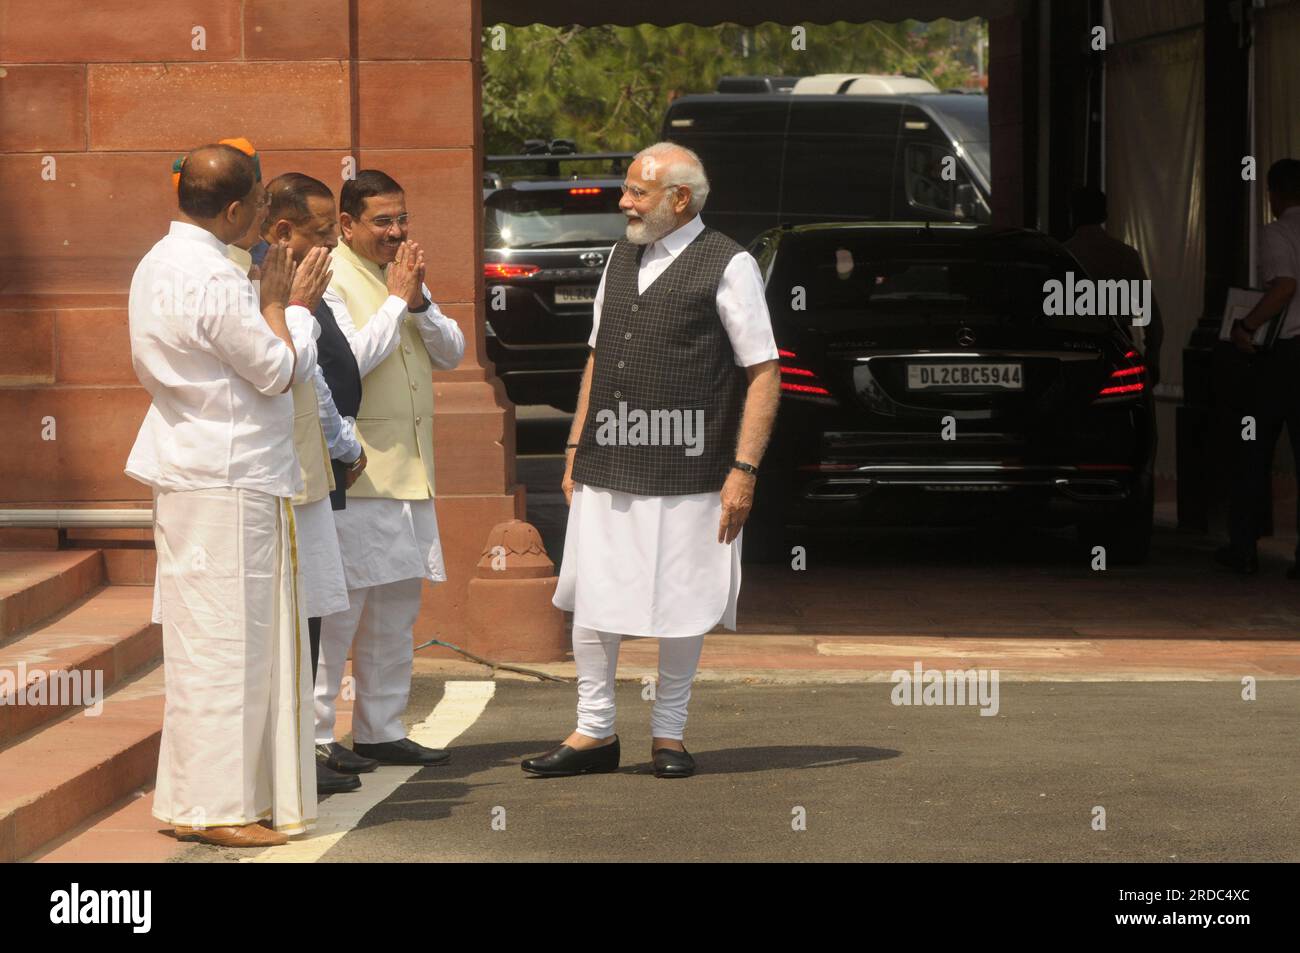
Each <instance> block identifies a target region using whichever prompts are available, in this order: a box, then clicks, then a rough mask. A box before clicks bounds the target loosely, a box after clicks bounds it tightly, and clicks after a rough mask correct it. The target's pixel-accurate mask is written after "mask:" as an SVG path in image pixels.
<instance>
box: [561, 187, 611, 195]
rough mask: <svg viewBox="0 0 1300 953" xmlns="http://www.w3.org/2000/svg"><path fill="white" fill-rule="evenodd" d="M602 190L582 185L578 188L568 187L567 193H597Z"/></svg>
mask: <svg viewBox="0 0 1300 953" xmlns="http://www.w3.org/2000/svg"><path fill="white" fill-rule="evenodd" d="M603 191H604V189H600V188H588V187H586V186H582V187H579V188H573V189H569V194H570V195H599V194H600V193H601V192H603Z"/></svg>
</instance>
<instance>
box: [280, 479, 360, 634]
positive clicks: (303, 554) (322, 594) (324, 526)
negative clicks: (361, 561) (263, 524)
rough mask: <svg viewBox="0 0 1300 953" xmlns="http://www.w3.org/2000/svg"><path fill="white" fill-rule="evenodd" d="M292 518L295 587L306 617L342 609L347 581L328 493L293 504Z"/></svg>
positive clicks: (346, 605) (346, 600) (345, 599)
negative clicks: (295, 537) (295, 547)
mask: <svg viewBox="0 0 1300 953" xmlns="http://www.w3.org/2000/svg"><path fill="white" fill-rule="evenodd" d="M293 521H294V525H295V527H296V529H297V531H298V578H299V586H298V589H299V591H300V592H301V593H302V602H303V607H304V610H305V611H306V613H307V618H309V619H314V618H316V617H317V616H326V615H329V614H330V613H332V612H343V611H344V610H346V609H347V607H348V584H347V580H346V579H344V576H343V558H342V556H340V555H339V534H338V532H337V531H336V530H335V529H334V510H333V509H332V508H331V507H330V499H329V497H328V496H327V497H325V498H324V499H320V500H317V501H316V502H315V503H304V504H302V505H301V506H295V507H294V508H293Z"/></svg>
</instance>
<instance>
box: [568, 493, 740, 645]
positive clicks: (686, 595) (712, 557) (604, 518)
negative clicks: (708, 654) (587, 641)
mask: <svg viewBox="0 0 1300 953" xmlns="http://www.w3.org/2000/svg"><path fill="white" fill-rule="evenodd" d="M721 518H722V500H721V498H720V497H719V495H718V494H717V493H691V494H686V495H681V496H639V495H636V494H632V493H621V492H619V491H618V490H607V489H604V488H603V487H597V486H582V485H579V486H577V487H575V488H574V491H573V503H572V504H571V506H570V507H569V522H568V528H567V530H566V531H565V536H564V556H563V559H562V560H561V562H560V578H559V581H558V582H557V583H556V587H555V596H554V598H552V600H551V602H552V604H553V605H555V606H556V607H558V608H560V609H563V610H565V611H566V612H572V613H573V624H574V625H581V626H586V627H587V628H590V629H599V630H601V631H603V632H616V633H618V634H620V635H637V636H657V637H659V638H681V637H687V636H693V635H702V634H703V633H705V632H708V631H709V630H710V629H712V628H713V627H714V626H715V625H717V624H718V623H722V624H723V625H725V626H726V627H727V628H728V629H731V630H733V631H734V630H735V628H736V600H737V598H738V597H739V596H740V544H741V539H742V538H743V537H744V535H745V531H744V530H741V531H740V535H738V536H737V537H736V539H735V540H734V541H733V542H731V543H730V544H724V543H719V542H718V523H719V521H720V520H721Z"/></svg>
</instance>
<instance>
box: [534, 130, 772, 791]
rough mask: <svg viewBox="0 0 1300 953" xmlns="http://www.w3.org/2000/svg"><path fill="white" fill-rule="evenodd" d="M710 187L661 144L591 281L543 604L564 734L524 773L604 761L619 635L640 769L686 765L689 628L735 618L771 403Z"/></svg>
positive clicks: (759, 290)
mask: <svg viewBox="0 0 1300 953" xmlns="http://www.w3.org/2000/svg"><path fill="white" fill-rule="evenodd" d="M708 190H709V183H708V179H707V178H706V177H705V174H704V168H703V166H702V165H701V164H700V160H699V157H698V156H696V155H695V153H694V152H692V151H690V150H689V149H686V148H683V147H681V146H677V145H674V144H672V143H657V144H656V145H653V146H650V147H649V148H647V149H643V150H642V151H641V152H639V153H638V154H637V156H636V158H635V159H633V161H632V164H631V165H630V166H629V167H628V173H627V178H626V181H625V182H624V185H623V199H622V201H621V202H620V203H619V205H620V207H621V208H622V209H623V213H624V215H626V216H627V218H628V225H627V241H621V242H619V243H618V244H617V245H615V246H614V249H613V251H612V252H611V254H610V258H609V262H608V263H607V265H606V266H605V273H604V275H603V276H602V277H601V281H600V287H599V288H598V289H597V291H596V301H595V312H594V316H593V325H594V326H593V328H592V335H591V339H590V341H589V344H590V345H591V346H592V347H593V348H594V351H593V353H592V354H591V355H590V356H588V358H587V367H586V370H585V371H584V373H583V377H582V385H581V390H580V391H579V394H578V406H577V412H576V413H575V415H574V418H573V430H572V432H571V436H570V442H569V446H568V449H567V452H566V457H567V463H566V467H565V473H564V492H565V497H566V498H567V499H568V500H569V507H570V508H569V522H568V529H567V535H566V536H565V541H564V556H563V560H562V562H561V563H560V578H559V582H558V584H557V586H556V593H555V598H554V600H553V601H554V604H555V605H556V606H558V607H559V608H561V609H564V610H567V611H571V612H573V659H574V662H575V663H576V665H577V670H578V712H577V730H575V731H574V732H573V733H572V734H571V735H569V737H568V738H566V739H565V741H564V742H563V743H562V744H561V745H559V746H558V747H556V748H554V749H552V750H551V751H549V752H547V753H545V754H543V755H539V756H538V757H535V758H528V759H525V760H524V762H523V764H522V767H523V769H524V770H525V771H527V772H529V773H531V774H536V775H543V776H547V775H572V774H587V773H597V772H604V771H613V770H615V769H616V768H617V767H618V763H619V757H620V751H619V742H618V735H616V734H614V673H615V670H616V668H617V666H618V650H619V643H620V641H621V640H622V639H623V638H625V637H657V638H658V639H659V680H658V683H657V687H656V692H655V703H654V710H653V713H652V715H651V721H650V727H651V735H652V741H651V760H652V761H653V762H654V772H655V776H656V777H669V778H679V777H687V776H689V775H691V774H692V773H694V771H695V761H694V759H693V758H692V757H691V755H690V754H689V753H688V752H687V751H686V747H685V745H684V744H683V742H682V736H683V732H684V731H685V728H686V706H687V702H688V701H689V700H690V694H691V682H692V681H693V679H694V678H695V670H696V667H697V666H698V664H699V659H700V651H701V648H702V647H703V643H704V633H706V632H708V631H709V630H710V629H712V628H713V627H714V626H715V625H717V624H718V623H719V622H721V623H723V624H724V625H725V626H726V627H727V628H730V629H733V630H734V629H735V627H736V599H737V596H738V595H739V593H740V546H741V539H740V537H741V529H742V527H743V526H744V523H745V519H746V517H747V516H748V515H749V510H750V507H751V505H752V503H753V498H754V486H755V482H756V478H757V468H758V463H759V460H760V458H761V457H762V455H763V450H764V449H765V447H766V445H767V440H768V437H769V435H770V434H771V430H772V423H773V421H774V419H775V417H776V408H777V403H778V400H779V397H780V376H779V371H778V366H777V350H776V342H775V340H774V339H773V336H772V324H771V319H770V317H769V316H768V311H767V303H766V300H765V297H764V288H763V279H762V276H761V275H760V273H759V270H758V264H757V262H755V261H754V258H753V257H752V256H751V255H750V254H749V253H748V252H746V251H745V250H744V249H742V248H741V247H740V246H739V245H737V244H736V243H735V242H734V241H732V240H731V239H730V238H727V237H726V236H725V235H723V234H722V233H721V232H717V231H715V230H713V229H711V228H709V227H707V226H706V225H705V224H704V223H703V222H702V221H701V220H700V210H701V209H702V208H703V207H704V202H705V199H706V198H707V197H708ZM638 421H640V423H639V422H638ZM628 424H630V426H629V425H628ZM646 424H648V426H649V427H650V428H655V427H657V428H658V430H657V432H656V434H655V435H654V436H651V435H650V434H648V433H646V429H647V428H646ZM655 437H657V439H655ZM644 438H649V439H644Z"/></svg>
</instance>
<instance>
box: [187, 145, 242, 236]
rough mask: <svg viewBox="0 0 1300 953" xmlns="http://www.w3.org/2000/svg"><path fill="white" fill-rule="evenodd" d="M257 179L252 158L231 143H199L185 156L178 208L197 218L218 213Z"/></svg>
mask: <svg viewBox="0 0 1300 953" xmlns="http://www.w3.org/2000/svg"><path fill="white" fill-rule="evenodd" d="M256 182H257V170H256V168H255V166H254V165H253V160H252V159H251V158H249V157H248V156H247V155H245V154H244V153H242V152H240V151H239V150H238V149H236V148H234V147H233V146H225V145H210V146H200V147H199V148H197V149H195V150H194V151H193V152H191V153H190V154H189V155H187V156H186V157H185V162H184V164H183V165H182V166H181V180H180V185H179V186H178V187H177V192H178V196H179V198H180V206H181V211H182V212H184V213H185V214H186V215H188V216H189V217H190V218H192V219H195V220H197V221H205V220H208V219H214V218H217V217H218V216H220V215H222V214H223V213H224V212H225V211H226V209H227V208H228V207H229V206H230V204H231V203H232V202H239V201H242V200H243V199H245V198H247V197H248V195H249V193H250V192H252V191H253V186H254V185H255V184H256Z"/></svg>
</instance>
